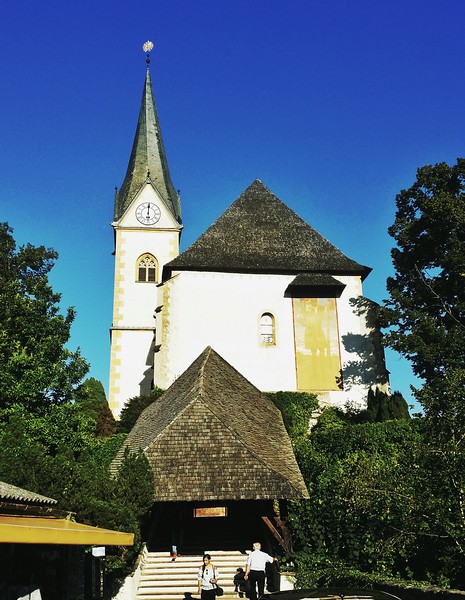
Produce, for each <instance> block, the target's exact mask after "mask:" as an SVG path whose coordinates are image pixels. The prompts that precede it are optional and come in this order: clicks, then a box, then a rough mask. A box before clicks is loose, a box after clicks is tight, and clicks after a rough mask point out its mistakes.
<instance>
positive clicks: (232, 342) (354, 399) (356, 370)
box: [155, 271, 379, 406]
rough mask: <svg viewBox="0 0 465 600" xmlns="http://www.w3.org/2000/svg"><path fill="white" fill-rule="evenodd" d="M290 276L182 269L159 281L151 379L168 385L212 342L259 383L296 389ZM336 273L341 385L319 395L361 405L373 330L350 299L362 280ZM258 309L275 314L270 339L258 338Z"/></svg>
mask: <svg viewBox="0 0 465 600" xmlns="http://www.w3.org/2000/svg"><path fill="white" fill-rule="evenodd" d="M294 277H295V276H294V275H272V274H270V275H267V274H241V273H218V272H199V271H182V272H178V273H176V274H175V275H173V277H172V278H171V279H169V280H167V281H165V282H164V283H163V284H161V285H160V286H159V298H158V304H159V305H160V306H161V307H162V309H161V311H160V313H159V314H158V315H157V328H156V344H157V346H158V347H159V350H158V352H157V353H156V355H155V384H156V385H157V386H159V387H161V388H164V389H166V388H167V387H169V386H170V385H171V384H172V383H173V381H174V380H175V379H176V378H177V377H179V375H181V373H183V371H184V370H185V369H187V367H188V366H189V365H190V364H191V363H192V361H193V360H195V358H197V356H198V355H199V354H200V353H201V352H202V351H203V350H204V349H205V348H206V347H207V346H211V347H212V348H213V349H214V350H215V351H216V352H218V353H219V354H220V355H221V356H222V357H223V358H225V359H226V360H227V361H228V362H229V363H230V364H231V365H233V366H234V367H235V368H236V369H237V370H238V371H239V372H240V373H241V374H242V375H244V376H245V377H246V378H247V379H249V381H251V382H252V383H253V384H254V385H255V386H256V387H258V388H259V389H260V390H263V391H279V390H287V391H297V379H296V353H295V339H294V320H293V308H292V298H290V297H285V295H284V292H285V290H286V288H287V287H288V285H289V284H290V283H291V281H292V280H293V279H294ZM337 279H338V280H340V281H341V282H342V283H344V284H345V285H346V287H345V289H344V291H343V293H342V295H341V297H340V298H338V299H337V301H336V306H337V318H338V326H339V351H340V358H341V367H342V373H343V381H344V388H343V390H341V391H327V392H324V393H320V394H319V395H320V398H321V400H322V402H323V403H324V404H326V403H329V404H333V405H340V406H343V405H345V404H346V403H347V401H350V402H351V403H353V404H356V405H361V404H363V403H364V401H365V400H366V396H367V393H368V389H369V387H370V386H371V385H372V384H373V379H372V377H373V372H374V371H375V370H376V369H377V368H379V367H377V366H376V364H375V356H374V352H373V349H372V347H371V344H372V339H371V333H372V332H371V330H370V328H369V327H368V325H367V323H366V319H365V317H364V315H363V314H362V315H358V314H357V310H358V309H357V307H356V306H352V304H353V303H354V302H353V301H354V299H357V298H358V299H360V298H361V297H362V296H361V295H362V284H361V279H360V277H359V276H344V277H342V276H341V277H337ZM351 300H352V303H351ZM355 304H356V302H355ZM263 313H271V314H272V315H273V316H274V318H275V343H274V344H272V345H264V344H262V343H261V338H260V317H261V315H262V314H263ZM347 340H348V342H347ZM362 363H363V364H362ZM346 371H347V372H346ZM365 373H370V376H369V377H367V376H365ZM346 375H347V377H346ZM313 391H315V392H317V393H318V392H319V390H313Z"/></svg>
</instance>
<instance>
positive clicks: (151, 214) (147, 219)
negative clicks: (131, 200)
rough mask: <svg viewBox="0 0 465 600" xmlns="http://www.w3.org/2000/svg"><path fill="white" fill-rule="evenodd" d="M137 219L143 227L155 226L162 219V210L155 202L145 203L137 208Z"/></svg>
mask: <svg viewBox="0 0 465 600" xmlns="http://www.w3.org/2000/svg"><path fill="white" fill-rule="evenodd" d="M136 217H137V220H138V221H139V223H142V225H153V224H154V223H156V222H157V221H158V220H159V219H160V217H161V210H160V209H159V208H158V206H157V205H156V204H153V202H143V203H142V204H139V206H138V207H137V208H136Z"/></svg>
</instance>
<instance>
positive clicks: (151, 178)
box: [115, 42, 181, 223]
mask: <svg viewBox="0 0 465 600" xmlns="http://www.w3.org/2000/svg"><path fill="white" fill-rule="evenodd" d="M143 48H144V51H145V52H146V54H147V59H146V62H147V72H146V75H145V84H144V91H143V93H142V103H141V107H140V113H139V120H138V122H137V129H136V135H135V136H134V143H133V146H132V151H131V156H130V158H129V164H128V169H127V172H126V177H125V178H124V181H123V184H122V186H121V188H120V190H119V191H118V192H117V194H116V197H115V220H118V219H120V218H121V217H122V215H123V214H124V212H125V210H126V209H127V208H128V206H129V204H130V203H131V201H132V200H133V198H134V196H135V195H136V194H137V192H138V191H139V190H140V189H141V188H142V186H143V185H144V184H145V183H147V182H148V183H152V184H153V185H154V187H155V188H156V189H157V191H158V193H159V194H160V195H161V197H162V198H163V200H164V202H165V204H166V206H167V207H168V209H169V210H170V211H171V213H172V214H173V216H174V218H175V219H176V220H177V221H178V222H179V223H181V205H180V201H179V196H178V194H177V193H176V190H175V189H174V186H173V184H172V182H171V177H170V173H169V169H168V161H167V160H166V154H165V148H164V146H163V139H162V135H161V129H160V123H159V120H158V114H157V108H156V105H155V97H154V94H153V89H152V80H151V78H150V69H149V65H150V58H149V52H150V50H151V49H152V48H153V44H152V42H146V43H145V44H144V46H143Z"/></svg>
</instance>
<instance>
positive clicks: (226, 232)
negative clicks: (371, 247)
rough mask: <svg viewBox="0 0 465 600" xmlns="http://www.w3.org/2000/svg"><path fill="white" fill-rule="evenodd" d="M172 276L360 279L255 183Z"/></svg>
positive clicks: (358, 270)
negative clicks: (247, 274)
mask: <svg viewBox="0 0 465 600" xmlns="http://www.w3.org/2000/svg"><path fill="white" fill-rule="evenodd" d="M165 269H167V271H166V275H167V276H169V275H170V272H171V270H199V271H229V272H252V273H296V274H297V273H300V272H317V273H334V274H340V275H342V274H358V275H361V276H362V277H363V278H364V277H366V275H368V273H369V272H370V271H371V269H370V268H369V267H365V266H363V265H360V264H359V263H357V262H355V261H354V260H351V259H350V258H348V257H347V256H346V255H345V254H343V253H342V252H341V251H340V250H338V248H336V247H335V246H334V245H333V244H331V243H330V242H329V241H328V240H327V239H326V238H324V237H323V236H322V235H320V234H319V233H318V232H317V231H316V230H315V229H313V227H311V226H310V225H308V223H306V222H305V221H304V220H303V219H302V218H301V217H299V216H298V215H297V214H296V213H295V212H294V211H292V210H291V209H290V208H288V207H287V206H286V205H285V204H284V203H283V202H282V201H281V200H279V198H277V197H276V196H275V195H274V194H273V193H272V192H270V190H269V189H268V188H267V187H266V186H265V185H264V184H263V183H262V182H261V181H260V180H258V179H256V180H255V181H254V182H253V183H252V184H251V185H250V186H249V187H248V188H247V189H246V190H245V191H244V192H243V193H242V194H241V195H240V196H239V198H238V199H237V200H236V201H235V202H234V203H233V204H232V205H231V206H230V207H229V208H228V209H227V210H226V211H225V212H224V213H223V214H222V215H221V216H220V217H219V219H217V221H215V223H213V225H211V226H210V227H209V228H208V229H207V231H206V232H205V233H204V234H203V235H201V236H200V237H199V238H198V240H197V241H196V242H194V244H192V246H190V248H188V249H187V250H186V251H185V252H183V253H182V254H180V255H179V256H178V257H176V258H175V259H174V260H172V261H171V262H169V263H168V265H167V267H165Z"/></svg>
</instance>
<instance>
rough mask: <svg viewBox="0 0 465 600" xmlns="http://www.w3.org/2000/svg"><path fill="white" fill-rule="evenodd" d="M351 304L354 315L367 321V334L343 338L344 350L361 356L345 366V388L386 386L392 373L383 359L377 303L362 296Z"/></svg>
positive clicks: (353, 334)
mask: <svg viewBox="0 0 465 600" xmlns="http://www.w3.org/2000/svg"><path fill="white" fill-rule="evenodd" d="M349 302H350V305H351V306H352V308H353V310H354V314H356V315H357V316H359V317H364V318H365V322H366V324H367V328H368V332H367V333H366V334H363V335H362V334H357V333H347V334H346V335H343V336H342V339H341V342H342V344H343V346H344V349H345V351H346V352H348V353H351V354H356V355H357V356H358V358H357V359H354V360H349V361H347V362H346V363H344V364H343V366H342V379H343V382H344V388H345V389H347V390H349V389H351V387H352V386H354V385H366V386H373V385H376V386H378V387H381V388H383V387H386V386H388V384H389V371H388V370H387V368H386V363H385V358H384V348H383V343H382V334H381V331H380V330H379V328H378V326H377V318H376V313H377V308H378V304H376V302H373V301H372V300H369V299H368V298H364V297H363V296H361V297H358V298H351V299H350V300H349Z"/></svg>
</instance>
